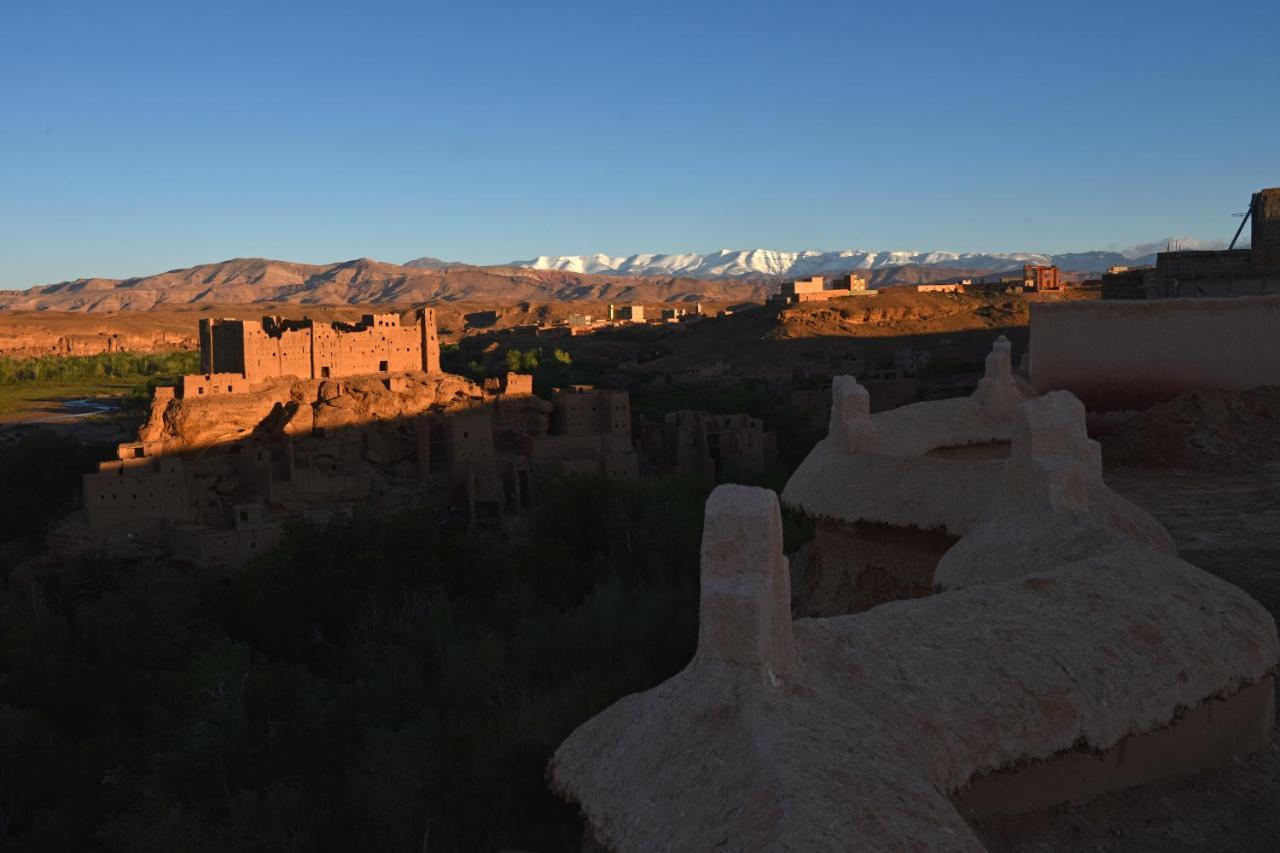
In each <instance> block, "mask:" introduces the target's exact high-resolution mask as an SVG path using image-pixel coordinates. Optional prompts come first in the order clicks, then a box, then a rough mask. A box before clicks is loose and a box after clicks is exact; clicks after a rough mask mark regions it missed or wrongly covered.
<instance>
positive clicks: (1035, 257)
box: [408, 238, 1222, 278]
mask: <svg viewBox="0 0 1280 853" xmlns="http://www.w3.org/2000/svg"><path fill="white" fill-rule="evenodd" d="M1175 240H1176V241H1177V242H1178V243H1180V244H1181V245H1182V246H1184V247H1185V248H1222V244H1220V243H1208V242H1203V241H1199V240H1193V239H1190V238H1169V239H1168V240H1167V241H1160V242H1158V243H1147V244H1143V245H1139V246H1133V247H1131V248H1130V249H1128V250H1125V251H1114V250H1101V249H1099V250H1091V251H1084V252H1062V253H1057V254H1049V253H1043V252H946V251H925V252H922V251H914V250H911V251H866V250H862V249H839V250H833V251H821V250H816V249H806V250H802V251H795V252H792V251H779V250H774V249H719V250H717V251H714V252H708V253H705V254H701V253H698V252H685V253H680V254H660V253H652V252H648V253H639V254H634V255H626V256H612V255H607V254H604V253H602V252H598V253H596V254H593V255H554V256H553V255H539V256H538V257H536V258H532V259H530V260H524V261H512V262H511V263H510V264H508V266H512V267H519V268H523V269H538V270H551V269H558V270H562V271H565V272H577V273H589V274H615V275H681V276H689V277H693V278H748V277H753V276H768V277H774V276H808V275H823V274H828V273H834V272H848V271H851V270H875V269H884V268H888V267H901V266H925V267H932V266H949V267H957V268H963V269H969V270H974V271H984V272H1002V271H1004V270H1008V269H1012V268H1014V267H1019V266H1022V265H1023V264H1053V265H1055V266H1058V267H1059V268H1061V269H1063V270H1064V271H1070V272H1090V273H1100V272H1104V271H1106V269H1107V267H1110V266H1114V265H1128V266H1133V265H1140V264H1150V263H1154V262H1155V253H1156V251H1158V250H1159V249H1160V248H1162V247H1163V245H1165V244H1167V243H1172V242H1174V241H1175ZM414 263H415V261H409V262H408V265H412V264H414Z"/></svg>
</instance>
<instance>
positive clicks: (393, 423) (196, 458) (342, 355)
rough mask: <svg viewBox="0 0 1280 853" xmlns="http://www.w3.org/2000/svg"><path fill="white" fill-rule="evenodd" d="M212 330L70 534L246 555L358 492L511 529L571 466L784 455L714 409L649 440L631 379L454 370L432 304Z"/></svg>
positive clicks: (87, 493) (103, 542) (109, 468)
mask: <svg viewBox="0 0 1280 853" xmlns="http://www.w3.org/2000/svg"><path fill="white" fill-rule="evenodd" d="M199 340H200V362H201V368H202V371H203V372H202V373H200V374H194V375H189V376H183V377H181V379H180V380H179V382H178V383H177V385H176V386H170V387H159V388H156V390H155V395H154V398H153V399H152V402H151V408H150V412H149V414H148V416H147V418H146V420H145V422H144V423H143V425H142V427H141V428H140V429H139V432H138V440H137V441H132V442H127V443H124V444H121V445H119V447H118V448H117V453H116V455H117V458H116V459H113V460H110V461H105V462H100V463H99V464H98V470H97V471H96V472H95V473H91V474H86V475H85V476H84V514H83V517H74V518H73V519H72V520H71V521H69V522H68V523H67V524H65V525H63V527H62V528H61V529H60V530H59V531H58V532H57V534H56V535H55V540H56V541H58V542H60V543H61V544H62V546H63V547H66V548H68V549H70V550H82V549H85V548H104V549H108V550H114V551H130V552H133V551H165V552H169V553H172V554H173V555H175V556H177V557H179V558H181V559H185V560H188V561H191V562H194V563H199V564H203V565H209V566H236V565H241V564H243V563H245V562H247V561H248V560H249V559H251V558H252V557H253V556H254V555H255V554H256V553H258V552H261V551H265V550H267V549H269V548H270V547H272V546H273V545H274V544H276V543H277V542H278V541H279V540H280V538H281V537H282V535H283V533H284V529H285V525H286V524H287V522H288V521H289V520H290V519H306V520H310V521H323V520H325V519H327V518H330V517H332V516H333V515H334V514H335V513H341V512H348V511H350V510H351V509H352V508H354V507H355V506H356V505H359V504H372V505H374V506H377V507H378V508H381V509H386V510H395V509H409V508H420V509H424V510H429V511H432V512H434V513H436V516H437V517H446V516H458V515H461V516H463V518H464V519H465V520H466V521H468V522H470V523H489V524H496V525H500V526H501V525H504V524H509V523H511V522H514V521H516V520H518V518H519V516H520V514H521V513H522V512H524V511H525V510H527V509H528V508H529V507H530V506H532V505H533V503H534V502H535V501H536V499H537V496H538V494H539V492H540V491H541V490H543V489H546V488H547V487H548V486H549V484H551V483H552V482H553V481H554V480H555V478H557V477H559V476H564V475H604V476H607V477H610V478H626V477H635V476H637V474H638V473H639V471H640V470H641V462H642V458H643V459H644V460H646V461H647V463H648V466H649V467H658V468H667V467H675V468H681V469H684V470H690V471H695V472H699V473H712V474H713V473H714V472H715V471H716V470H717V469H718V468H719V466H720V464H721V461H722V460H723V461H724V463H725V464H726V465H731V466H732V467H734V468H735V469H738V470H742V469H750V468H753V467H762V466H763V465H765V464H766V463H767V462H769V461H771V460H772V458H773V456H774V454H775V453H776V442H775V441H774V438H773V436H772V435H771V434H769V433H767V432H765V430H764V427H763V424H762V423H761V422H760V421H759V420H758V419H755V418H749V417H746V416H745V415H735V416H710V415H707V414H705V413H701V412H677V413H671V414H670V415H668V416H667V418H666V420H665V423H664V424H663V425H662V426H660V427H659V428H658V429H657V430H656V431H655V430H654V429H653V428H652V427H650V428H648V429H645V428H644V427H643V426H642V428H641V433H642V436H647V441H645V442H642V444H641V449H642V450H643V453H641V452H638V451H637V448H636V446H635V444H634V442H633V437H632V436H633V428H632V416H631V404H630V398H629V395H628V393H627V392H626V391H615V390H606V389H598V388H593V387H591V386H587V385H573V386H569V387H566V388H557V389H554V390H553V391H552V393H551V399H550V400H549V401H548V400H545V399H543V398H541V397H538V396H535V395H534V393H533V377H532V376H530V375H527V374H518V373H508V374H507V375H506V376H505V377H501V378H491V379H488V380H485V382H484V383H483V384H479V385H478V384H476V383H474V382H472V381H470V380H468V379H465V378H463V377H460V376H455V375H452V374H449V373H445V372H444V371H443V370H441V368H440V342H439V338H438V336H437V332H436V320H435V312H434V310H433V309H431V308H421V309H417V310H416V311H414V312H413V314H412V317H411V319H410V320H409V322H404V321H402V319H401V316H400V315H398V314H370V315H365V316H364V317H362V318H361V319H360V321H359V322H356V323H343V322H320V321H316V320H312V319H307V318H304V319H300V320H289V319H282V318H279V317H266V318H263V319H262V320H261V321H260V322H258V321H248V320H226V319H213V320H207V319H206V320H201V321H200V334H199ZM654 426H657V425H654Z"/></svg>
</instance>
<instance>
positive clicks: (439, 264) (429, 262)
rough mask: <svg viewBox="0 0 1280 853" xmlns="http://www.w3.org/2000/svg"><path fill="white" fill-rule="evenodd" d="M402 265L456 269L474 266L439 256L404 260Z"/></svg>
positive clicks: (431, 268)
mask: <svg viewBox="0 0 1280 853" xmlns="http://www.w3.org/2000/svg"><path fill="white" fill-rule="evenodd" d="M404 266H406V267H412V268H413V269H418V270H456V269H461V268H463V267H470V266H474V264H464V263H462V261H442V260H440V259H439V258H432V257H423V258H414V259H413V260H411V261H405V262H404Z"/></svg>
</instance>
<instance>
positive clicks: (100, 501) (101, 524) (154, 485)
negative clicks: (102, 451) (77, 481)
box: [83, 458, 188, 535]
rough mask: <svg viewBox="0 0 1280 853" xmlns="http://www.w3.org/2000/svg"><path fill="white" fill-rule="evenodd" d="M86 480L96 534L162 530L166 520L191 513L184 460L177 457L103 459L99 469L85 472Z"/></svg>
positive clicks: (89, 512)
mask: <svg viewBox="0 0 1280 853" xmlns="http://www.w3.org/2000/svg"><path fill="white" fill-rule="evenodd" d="M83 484H84V504H85V517H86V519H87V520H88V523H89V529H90V530H91V531H92V532H94V533H96V534H102V535H110V534H113V533H118V532H121V531H141V532H151V533H155V534H159V533H160V532H161V531H162V530H163V528H164V525H165V522H167V521H172V520H174V519H175V517H179V518H180V517H185V516H187V515H188V511H187V509H186V507H187V492H186V485H185V483H184V482H183V477H182V462H181V461H180V460H178V459H176V458H162V459H145V458H139V459H121V460H119V461H116V462H103V463H101V464H100V465H99V467H98V472H97V473H94V474H85V475H84V478H83Z"/></svg>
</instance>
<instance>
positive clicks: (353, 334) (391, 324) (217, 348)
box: [200, 308, 440, 384]
mask: <svg viewBox="0 0 1280 853" xmlns="http://www.w3.org/2000/svg"><path fill="white" fill-rule="evenodd" d="M200 364H201V370H202V372H203V373H205V374H213V373H237V374H241V375H242V376H243V377H244V378H245V379H246V380H247V381H248V382H249V383H250V384H257V383H260V382H262V381H263V380H266V379H270V378H273V377H277V376H296V377H298V378H299V379H327V378H337V377H342V376H359V375H363V374H369V373H403V372H409V371H424V372H427V373H439V372H440V339H439V334H438V332H437V331H436V315H435V310H434V309H431V308H424V309H421V310H419V312H418V313H417V316H416V317H415V320H414V322H413V323H411V324H410V325H402V324H401V322H400V316H399V315H398V314H394V313H388V314H366V315H364V316H363V317H361V319H360V321H359V322H358V323H315V322H313V321H311V320H309V319H303V320H282V319H280V318H277V317H267V318H264V319H263V321H262V322H257V321H253V320H201V321H200Z"/></svg>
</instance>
